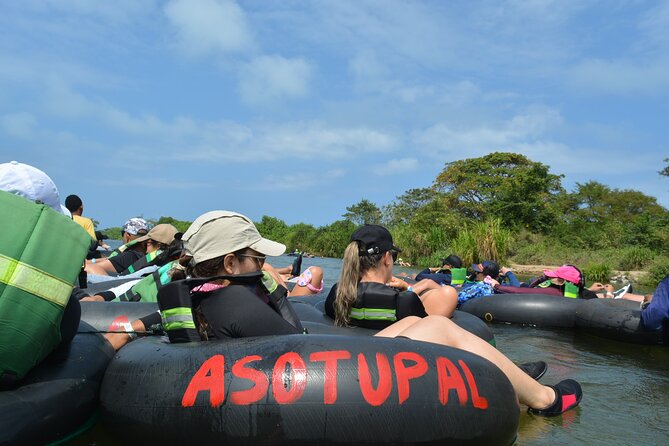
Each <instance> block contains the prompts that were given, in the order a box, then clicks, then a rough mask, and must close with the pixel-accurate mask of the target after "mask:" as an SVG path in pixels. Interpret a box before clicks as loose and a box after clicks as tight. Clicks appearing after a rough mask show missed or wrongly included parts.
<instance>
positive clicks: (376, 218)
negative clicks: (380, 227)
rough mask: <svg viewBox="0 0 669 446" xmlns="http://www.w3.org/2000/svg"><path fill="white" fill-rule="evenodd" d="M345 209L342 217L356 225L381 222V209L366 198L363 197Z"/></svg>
mask: <svg viewBox="0 0 669 446" xmlns="http://www.w3.org/2000/svg"><path fill="white" fill-rule="evenodd" d="M346 210H347V211H348V212H346V213H345V214H344V215H342V217H344V218H345V219H346V220H348V221H351V222H353V223H355V224H356V225H365V224H379V223H381V209H379V207H378V206H377V205H375V204H374V203H372V202H371V201H369V200H367V199H364V198H363V199H362V200H360V202H359V203H356V204H353V205H351V206H348V207H347V208H346Z"/></svg>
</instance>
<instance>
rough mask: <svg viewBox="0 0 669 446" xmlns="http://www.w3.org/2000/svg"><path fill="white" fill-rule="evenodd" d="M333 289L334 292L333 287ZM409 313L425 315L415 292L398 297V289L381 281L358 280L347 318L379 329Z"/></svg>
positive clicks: (358, 324) (359, 325) (356, 323)
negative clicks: (356, 291) (356, 294)
mask: <svg viewBox="0 0 669 446" xmlns="http://www.w3.org/2000/svg"><path fill="white" fill-rule="evenodd" d="M333 290H334V291H335V292H336V290H335V289H334V287H333ZM411 315H414V316H419V317H424V316H426V315H427V314H426V313H425V308H424V307H423V303H422V302H421V300H420V298H419V297H418V295H416V294H415V293H411V292H409V293H403V294H402V296H401V297H400V292H399V291H398V290H396V289H395V288H391V287H389V286H386V285H384V284H382V283H376V282H360V283H359V284H358V296H357V298H356V300H355V302H354V303H353V306H352V307H351V310H350V313H349V319H350V323H351V325H356V326H358V327H365V328H372V329H376V330H379V329H383V328H385V327H387V326H389V325H391V324H392V323H393V322H395V321H398V320H400V319H402V318H404V317H406V316H411Z"/></svg>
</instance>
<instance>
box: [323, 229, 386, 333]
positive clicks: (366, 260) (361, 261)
mask: <svg viewBox="0 0 669 446" xmlns="http://www.w3.org/2000/svg"><path fill="white" fill-rule="evenodd" d="M384 254H385V252H383V253H379V254H371V255H369V254H366V255H363V256H361V255H360V248H359V246H358V242H357V241H353V242H351V243H349V244H348V246H347V247H346V250H345V251H344V259H343V262H342V267H341V275H340V276H339V283H338V284H337V294H336V297H335V301H334V311H335V325H338V326H340V327H345V326H347V325H348V324H349V321H350V318H349V314H350V313H351V307H352V306H353V303H354V302H355V300H356V299H357V298H358V284H359V283H360V278H361V277H362V276H363V274H365V273H366V272H367V271H368V270H370V269H372V268H374V267H376V266H377V265H378V263H379V262H380V261H381V258H383V256H384Z"/></svg>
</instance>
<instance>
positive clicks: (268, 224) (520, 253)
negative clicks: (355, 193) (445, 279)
mask: <svg viewBox="0 0 669 446" xmlns="http://www.w3.org/2000/svg"><path fill="white" fill-rule="evenodd" d="M665 162H669V159H667V160H665ZM659 174H660V175H663V176H669V166H667V167H665V168H664V169H663V170H661V171H660V172H659ZM563 177H564V176H563V175H561V174H554V173H551V172H550V167H549V166H548V165H545V164H543V163H540V162H536V161H532V160H530V159H529V158H527V157H525V156H524V155H520V154H516V153H506V152H495V153H491V154H488V155H486V156H483V157H479V158H469V159H464V160H458V161H453V162H449V163H446V165H445V166H444V169H443V170H442V171H441V172H440V173H439V175H438V176H437V177H436V178H435V180H434V183H433V185H432V186H431V187H429V188H419V189H410V190H408V191H406V192H405V193H403V194H402V195H400V196H398V197H397V198H396V199H395V200H393V201H392V202H391V203H390V204H388V205H386V206H381V207H380V206H378V205H377V204H375V203H373V202H371V201H369V200H367V199H362V200H361V201H360V202H358V203H355V204H352V205H351V206H349V207H347V208H346V212H345V213H344V214H343V215H342V219H341V220H339V221H335V222H333V223H332V224H330V225H327V226H322V227H314V226H312V225H309V224H305V223H298V224H295V225H288V224H286V223H285V222H284V221H282V220H280V219H277V218H274V217H270V216H264V217H262V219H261V221H259V222H257V227H258V230H259V231H260V232H261V233H262V234H263V236H265V237H268V238H270V239H272V240H277V241H280V242H282V243H284V244H286V246H287V247H288V248H289V249H290V250H299V251H306V252H309V253H313V254H316V255H321V256H327V257H341V255H342V253H343V251H344V248H345V247H346V245H347V244H348V241H349V237H350V234H351V233H352V232H353V230H354V229H355V227H357V226H358V225H361V224H364V223H375V224H383V225H385V226H387V227H388V228H389V229H390V230H391V232H392V234H393V237H394V239H395V244H396V245H397V246H399V247H401V248H402V253H401V254H400V256H401V257H402V258H403V259H404V261H407V262H410V263H412V264H414V265H416V266H428V265H429V266H437V265H440V261H439V259H441V258H443V257H446V256H447V255H448V254H450V253H456V254H458V255H460V256H461V257H462V258H463V260H464V261H465V262H466V263H467V264H469V263H474V262H479V261H482V260H487V259H493V260H497V261H498V262H500V263H502V264H508V263H510V262H513V263H519V264H542V265H561V264H565V263H572V264H575V265H578V266H580V267H582V269H583V270H584V271H585V272H586V275H587V276H588V278H589V279H590V280H599V281H605V280H607V279H608V277H610V275H611V273H612V271H613V270H622V271H631V270H644V271H647V272H648V273H649V274H647V276H646V281H647V282H648V283H647V284H648V285H651V286H652V285H654V284H656V283H657V282H658V281H659V280H660V279H662V278H663V277H664V275H666V274H669V211H668V210H667V209H665V208H664V207H663V206H661V205H659V204H658V203H657V200H656V198H654V197H651V196H648V195H645V194H643V193H641V192H639V191H635V190H620V189H615V188H611V187H609V186H607V185H604V184H601V183H599V182H596V181H588V182H586V183H582V184H581V183H577V184H576V187H575V188H574V190H572V191H566V190H565V189H564V187H563V186H562V178H563ZM153 223H172V224H174V225H175V226H176V227H177V228H178V229H179V230H182V231H185V230H186V228H187V227H188V225H189V222H186V221H179V220H175V219H173V218H171V217H161V218H160V219H159V220H157V221H154V222H153ZM105 232H106V233H107V234H108V235H109V236H110V237H114V236H116V237H120V228H109V229H105Z"/></svg>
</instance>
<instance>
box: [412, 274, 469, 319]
mask: <svg viewBox="0 0 669 446" xmlns="http://www.w3.org/2000/svg"><path fill="white" fill-rule="evenodd" d="M412 288H413V291H414V293H416V294H418V295H419V297H420V300H421V302H423V307H425V312H426V313H427V314H429V315H437V316H446V317H451V316H453V311H455V307H456V306H457V305H458V292H457V291H456V290H455V288H453V287H452V286H448V285H447V286H441V285H439V284H438V283H436V282H435V281H433V280H429V279H427V280H421V281H420V282H417V283H416V284H414V285H412Z"/></svg>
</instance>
